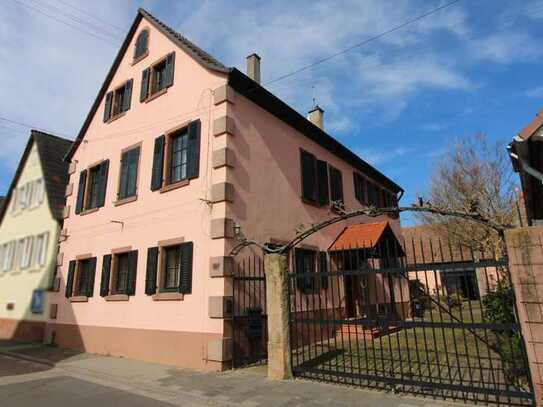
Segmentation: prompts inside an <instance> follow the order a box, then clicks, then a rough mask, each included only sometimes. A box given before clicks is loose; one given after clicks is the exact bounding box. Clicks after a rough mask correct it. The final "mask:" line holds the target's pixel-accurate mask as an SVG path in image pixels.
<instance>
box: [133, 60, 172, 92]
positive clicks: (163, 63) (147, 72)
mask: <svg viewBox="0 0 543 407" xmlns="http://www.w3.org/2000/svg"><path fill="white" fill-rule="evenodd" d="M174 60H175V53H174V52H172V53H170V54H168V55H166V57H164V58H162V59H161V60H159V61H158V62H156V63H155V64H153V65H152V66H150V67H149V68H147V69H144V70H143V72H142V76H141V91H140V102H145V101H150V100H152V99H153V96H155V95H156V96H158V95H161V94H163V93H164V92H166V89H167V88H169V87H170V86H172V85H173V75H174Z"/></svg>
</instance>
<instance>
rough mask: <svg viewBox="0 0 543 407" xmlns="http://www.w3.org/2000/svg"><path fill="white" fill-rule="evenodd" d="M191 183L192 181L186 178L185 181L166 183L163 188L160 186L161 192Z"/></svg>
mask: <svg viewBox="0 0 543 407" xmlns="http://www.w3.org/2000/svg"><path fill="white" fill-rule="evenodd" d="M188 184H190V181H189V180H188V179H184V180H183V181H178V182H174V183H173V184H168V185H164V186H163V187H162V188H160V193H161V194H162V193H164V192H168V191H171V190H173V189H177V188H182V187H184V186H187V185H188Z"/></svg>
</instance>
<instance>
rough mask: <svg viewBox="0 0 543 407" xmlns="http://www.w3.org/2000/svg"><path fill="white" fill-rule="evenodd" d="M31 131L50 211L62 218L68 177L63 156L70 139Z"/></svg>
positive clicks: (56, 217)
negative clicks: (36, 147) (36, 148)
mask: <svg viewBox="0 0 543 407" xmlns="http://www.w3.org/2000/svg"><path fill="white" fill-rule="evenodd" d="M32 133H33V136H34V138H35V140H36V143H37V145H38V151H39V153H40V162H41V167H42V171H43V176H44V178H45V188H46V191H47V198H48V200H49V206H50V208H51V212H52V214H53V217H54V218H55V219H57V220H62V212H63V209H64V204H65V201H66V197H65V192H66V185H68V179H69V175H68V163H67V162H66V161H64V156H65V155H66V153H67V152H68V150H69V149H70V147H71V146H72V141H71V140H66V139H63V138H60V137H57V136H53V135H51V134H47V133H42V132H39V131H35V130H33V131H32Z"/></svg>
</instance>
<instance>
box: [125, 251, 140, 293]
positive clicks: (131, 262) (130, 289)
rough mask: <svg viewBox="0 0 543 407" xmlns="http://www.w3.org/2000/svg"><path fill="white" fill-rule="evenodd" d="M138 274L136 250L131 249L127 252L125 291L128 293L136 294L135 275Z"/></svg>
mask: <svg viewBox="0 0 543 407" xmlns="http://www.w3.org/2000/svg"><path fill="white" fill-rule="evenodd" d="M137 275H138V251H137V250H133V251H131V252H130V253H128V286H127V289H126V293H127V294H128V295H134V294H136V276H137Z"/></svg>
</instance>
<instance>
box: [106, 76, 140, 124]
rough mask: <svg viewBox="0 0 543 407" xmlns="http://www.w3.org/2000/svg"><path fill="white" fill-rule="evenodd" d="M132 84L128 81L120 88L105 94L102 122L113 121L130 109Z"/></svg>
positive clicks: (131, 81)
mask: <svg viewBox="0 0 543 407" xmlns="http://www.w3.org/2000/svg"><path fill="white" fill-rule="evenodd" d="M132 83H133V80H132V79H130V80H128V81H126V82H125V83H123V84H122V85H121V86H119V87H118V88H116V89H115V90H112V91H111V92H108V93H107V94H106V100H105V106H104V122H108V121H110V120H113V119H115V118H117V117H119V116H120V115H121V113H124V112H126V111H128V110H129V109H130V100H131V99H132Z"/></svg>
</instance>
